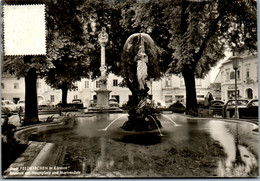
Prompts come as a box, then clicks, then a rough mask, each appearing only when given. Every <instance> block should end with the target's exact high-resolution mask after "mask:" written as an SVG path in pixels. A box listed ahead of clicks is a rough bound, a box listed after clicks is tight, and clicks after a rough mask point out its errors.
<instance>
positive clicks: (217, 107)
mask: <svg viewBox="0 0 260 181" xmlns="http://www.w3.org/2000/svg"><path fill="white" fill-rule="evenodd" d="M224 105H225V102H224V101H221V100H213V101H211V102H210V106H209V109H210V110H212V111H213V113H212V114H213V115H220V116H221V115H222V109H223V106H224Z"/></svg>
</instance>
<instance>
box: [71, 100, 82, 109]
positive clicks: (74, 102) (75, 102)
mask: <svg viewBox="0 0 260 181" xmlns="http://www.w3.org/2000/svg"><path fill="white" fill-rule="evenodd" d="M70 105H71V106H72V107H73V106H75V107H76V108H77V109H82V108H83V107H84V105H83V102H82V101H81V99H73V100H72V103H70Z"/></svg>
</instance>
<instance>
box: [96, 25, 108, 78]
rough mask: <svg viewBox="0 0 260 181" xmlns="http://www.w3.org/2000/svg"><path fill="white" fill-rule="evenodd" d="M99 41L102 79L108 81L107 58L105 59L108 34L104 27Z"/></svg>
mask: <svg viewBox="0 0 260 181" xmlns="http://www.w3.org/2000/svg"><path fill="white" fill-rule="evenodd" d="M98 41H99V44H100V46H101V64H100V68H99V70H100V72H101V80H102V81H106V72H107V66H106V60H105V46H106V44H107V42H108V34H107V32H106V28H105V27H102V29H101V32H100V33H99V35H98Z"/></svg>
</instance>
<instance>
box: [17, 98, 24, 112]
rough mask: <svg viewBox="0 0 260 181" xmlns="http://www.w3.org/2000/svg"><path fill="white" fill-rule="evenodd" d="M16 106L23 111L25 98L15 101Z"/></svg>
mask: <svg viewBox="0 0 260 181" xmlns="http://www.w3.org/2000/svg"><path fill="white" fill-rule="evenodd" d="M17 107H18V108H19V111H24V110H25V100H19V101H18V102H17Z"/></svg>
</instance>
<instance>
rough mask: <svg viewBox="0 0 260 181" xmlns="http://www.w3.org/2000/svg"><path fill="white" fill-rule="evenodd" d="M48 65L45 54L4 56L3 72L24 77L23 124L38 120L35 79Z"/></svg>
mask: <svg viewBox="0 0 260 181" xmlns="http://www.w3.org/2000/svg"><path fill="white" fill-rule="evenodd" d="M50 66H51V63H50V62H49V61H48V60H47V59H46V57H45V56H5V57H4V59H3V72H8V73H10V74H13V75H15V76H16V77H17V78H21V77H24V78H25V119H24V123H23V124H24V125H26V124H31V123H36V122H38V121H39V118H38V104H37V88H36V81H37V78H38V76H42V75H43V74H44V73H45V72H46V71H47V69H48V68H49V67H50Z"/></svg>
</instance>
